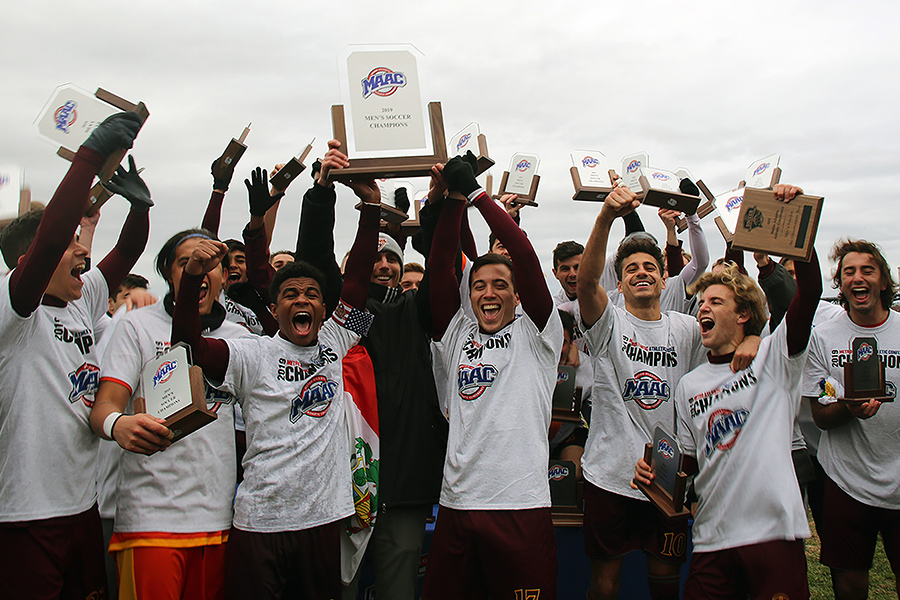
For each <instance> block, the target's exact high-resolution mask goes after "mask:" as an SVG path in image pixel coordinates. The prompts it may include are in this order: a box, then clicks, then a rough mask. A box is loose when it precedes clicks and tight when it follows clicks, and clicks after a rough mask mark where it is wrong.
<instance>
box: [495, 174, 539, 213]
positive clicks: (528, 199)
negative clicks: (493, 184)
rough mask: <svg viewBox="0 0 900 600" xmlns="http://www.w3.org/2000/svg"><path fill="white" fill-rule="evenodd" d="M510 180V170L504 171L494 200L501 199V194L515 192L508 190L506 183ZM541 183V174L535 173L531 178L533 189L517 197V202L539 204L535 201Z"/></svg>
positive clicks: (528, 204) (531, 204) (526, 204)
mask: <svg viewBox="0 0 900 600" xmlns="http://www.w3.org/2000/svg"><path fill="white" fill-rule="evenodd" d="M508 182H509V171H503V177H501V178H500V189H499V190H497V193H496V194H495V195H494V196H493V198H494V200H499V199H500V196H502V195H503V194H512V193H514V192H509V191H507V190H506V184H507V183H508ZM540 183H541V176H540V175H535V176H534V177H532V178H531V189H530V190H529V192H528V193H527V194H524V195H523V194H519V195H518V197H517V198H516V204H524V205H525V206H537V205H538V203H537V202H535V201H534V199H535V198H536V197H537V191H538V185H539V184H540Z"/></svg>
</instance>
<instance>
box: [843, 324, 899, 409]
mask: <svg viewBox="0 0 900 600" xmlns="http://www.w3.org/2000/svg"><path fill="white" fill-rule="evenodd" d="M872 359H875V360H874V361H873V360H872ZM837 400H838V402H840V403H842V404H862V403H863V402H868V401H869V400H878V401H879V402H893V401H894V398H893V397H891V396H889V395H888V394H887V385H886V383H885V376H884V360H882V358H881V356H880V355H879V354H878V340H876V339H875V338H874V337H857V338H853V340H852V341H851V342H850V360H849V361H847V363H846V364H844V397H842V398H838V399H837Z"/></svg>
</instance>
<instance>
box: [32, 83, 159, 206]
mask: <svg viewBox="0 0 900 600" xmlns="http://www.w3.org/2000/svg"><path fill="white" fill-rule="evenodd" d="M119 111H133V112H135V113H137V115H138V117H140V119H141V125H142V126H143V123H144V122H145V121H146V120H147V117H149V116H150V112H149V111H148V110H147V106H146V105H145V104H144V103H143V102H138V103H137V104H134V103H133V102H129V101H128V100H125V99H124V98H120V97H119V96H116V95H115V94H113V93H111V92H108V91H106V90H104V89H103V88H97V91H96V93H95V94H94V95H93V96H89V95H87V94H86V93H85V92H83V91H82V90H80V89H78V88H76V87H75V86H71V85H64V86H60V87H59V88H57V91H56V92H55V96H54V97H53V98H51V100H50V102H49V103H48V104H47V106H46V108H45V110H44V113H43V114H42V115H41V116H40V117H39V118H38V122H37V125H38V131H39V132H40V133H41V135H42V136H43V137H45V138H48V139H50V140H51V141H53V142H56V143H59V144H60V146H59V148H58V149H57V151H56V153H57V154H58V155H59V156H61V157H63V158H65V159H66V160H69V161H71V160H72V159H73V158H74V157H75V153H76V152H77V151H78V147H79V146H81V144H82V143H83V142H84V140H86V139H87V138H88V137H89V136H90V134H91V132H92V131H93V130H94V128H95V127H97V125H99V124H100V123H101V122H103V120H104V119H106V117H108V116H110V115H112V114H115V113H117V112H119ZM127 152H128V151H127V150H125V149H124V148H122V149H119V150H117V151H115V152H113V153H112V154H110V155H109V156H108V157H107V158H106V162H105V163H103V166H102V167H101V168H100V171H99V172H98V173H97V178H98V179H99V180H100V183H106V182H107V181H109V180H110V178H112V176H113V175H114V174H115V172H116V168H117V167H118V166H119V163H121V162H122V159H123V158H125V154H126V153H127ZM95 196H96V197H97V198H98V200H99V199H100V198H102V197H103V195H102V194H96V195H95ZM107 199H109V196H108V195H107V196H106V197H105V198H103V200H102V201H100V202H99V203H98V202H95V203H94V204H92V205H91V207H90V208H89V209H88V211H87V215H88V216H91V215H94V214H96V212H97V211H98V210H100V207H101V206H102V203H103V202H105V201H106V200H107Z"/></svg>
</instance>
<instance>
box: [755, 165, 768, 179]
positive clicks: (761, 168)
mask: <svg viewBox="0 0 900 600" xmlns="http://www.w3.org/2000/svg"><path fill="white" fill-rule="evenodd" d="M769 165H770V163H763V164H761V165H759V166H758V167H756V170H755V171H753V176H754V177H756V176H757V175H759V174H760V173H764V172H765V171H766V169H768V168H769Z"/></svg>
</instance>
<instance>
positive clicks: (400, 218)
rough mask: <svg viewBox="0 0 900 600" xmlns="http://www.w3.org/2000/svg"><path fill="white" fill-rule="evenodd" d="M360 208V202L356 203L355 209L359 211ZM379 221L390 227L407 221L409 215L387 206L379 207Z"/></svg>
mask: <svg viewBox="0 0 900 600" xmlns="http://www.w3.org/2000/svg"><path fill="white" fill-rule="evenodd" d="M361 207H362V202H357V203H356V206H354V207H353V208H355V209H356V210H359V209H360V208H361ZM381 220H382V221H386V222H388V223H390V224H391V225H400V224H402V223H405V222H407V221H408V220H409V215H408V214H406V213H405V212H403V211H402V210H400V209H399V208H394V207H393V206H390V205H388V204H382V205H381Z"/></svg>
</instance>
